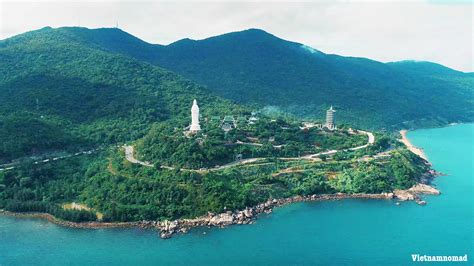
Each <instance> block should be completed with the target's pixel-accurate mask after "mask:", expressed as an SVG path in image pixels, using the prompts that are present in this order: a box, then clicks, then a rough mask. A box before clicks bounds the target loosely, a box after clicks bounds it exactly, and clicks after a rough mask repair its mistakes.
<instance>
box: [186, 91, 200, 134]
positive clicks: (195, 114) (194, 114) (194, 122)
mask: <svg viewBox="0 0 474 266" xmlns="http://www.w3.org/2000/svg"><path fill="white" fill-rule="evenodd" d="M199 130H201V126H200V125H199V106H198V105H197V101H196V99H194V101H193V106H192V107H191V125H190V127H189V131H191V132H198V131H199Z"/></svg>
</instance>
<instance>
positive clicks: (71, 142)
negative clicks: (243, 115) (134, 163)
mask: <svg viewBox="0 0 474 266" xmlns="http://www.w3.org/2000/svg"><path fill="white" fill-rule="evenodd" d="M96 48H97V47H96V46H94V45H86V44H85V43H83V42H82V41H80V39H79V38H78V37H77V36H75V35H73V34H69V33H68V32H65V31H58V30H54V29H51V28H45V29H41V30H38V31H33V32H29V33H26V34H22V35H19V36H16V37H13V38H10V39H7V40H3V41H1V42H0V59H1V60H0V132H4V133H2V134H7V135H8V136H9V138H8V139H10V140H11V141H9V143H6V142H5V141H4V140H5V139H4V138H2V140H3V141H4V145H1V147H0V162H1V161H6V160H8V159H12V158H15V157H17V156H21V155H28V154H32V153H38V152H45V151H48V150H50V149H51V150H54V149H57V148H61V147H66V148H67V147H69V146H83V145H90V146H97V145H100V144H104V143H106V144H107V143H116V142H121V141H126V140H132V139H137V138H139V137H140V136H142V135H143V134H144V133H145V132H146V131H147V130H148V129H149V127H150V126H151V124H152V123H154V122H159V121H164V120H168V119H173V120H175V121H176V122H175V123H176V125H177V126H184V125H186V123H188V121H187V119H188V116H189V108H190V106H191V103H192V100H193V99H194V98H196V99H198V101H199V102H200V104H201V106H202V107H203V110H204V112H212V111H213V110H214V111H215V110H219V109H232V108H235V109H239V108H238V107H237V106H235V105H233V104H231V103H230V102H228V101H226V100H223V99H220V98H219V97H216V96H213V95H212V93H210V92H209V91H208V90H206V89H205V88H204V87H200V86H197V85H195V84H193V83H192V82H190V81H187V80H184V79H183V78H181V77H179V76H178V75H176V74H174V73H172V72H169V71H167V70H164V69H161V68H158V67H156V66H153V65H150V64H148V63H145V62H141V61H138V60H135V59H132V58H130V57H128V56H123V55H118V54H112V53H107V52H104V51H102V50H99V49H96ZM239 110H240V109H239ZM25 116H26V117H31V119H30V120H28V121H35V123H36V124H39V125H41V124H44V125H43V126H41V127H40V128H41V129H42V130H43V131H45V132H43V133H42V134H40V135H38V134H34V132H31V131H24V130H11V131H10V130H8V129H9V128H12V127H29V124H28V123H29V122H28V121H26V122H25V123H23V122H22V121H23V120H22V119H19V117H25ZM21 125H23V126H21ZM8 132H9V133H8ZM55 136H68V137H67V140H66V139H64V138H56V137H55ZM15 139H21V140H22V143H26V144H25V145H23V144H22V145H17V143H15ZM16 146H21V148H18V149H17V148H15V147H16ZM24 147H28V148H27V149H26V148H24Z"/></svg>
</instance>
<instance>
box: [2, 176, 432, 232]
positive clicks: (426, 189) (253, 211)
mask: <svg viewBox="0 0 474 266" xmlns="http://www.w3.org/2000/svg"><path fill="white" fill-rule="evenodd" d="M421 194H432V195H439V194H440V192H439V191H438V190H436V189H435V188H433V187H431V186H429V185H426V184H421V183H419V184H416V185H415V186H413V187H411V188H410V189H407V190H395V191H394V192H393V193H380V194H362V193H361V194H344V193H336V194H320V195H317V194H314V195H310V196H294V197H290V198H283V199H269V200H267V201H266V202H264V203H261V204H258V205H257V206H254V207H247V208H245V209H244V210H239V211H234V212H232V211H228V212H224V213H218V214H215V213H211V212H209V213H208V214H206V215H203V216H200V217H197V218H193V219H178V220H173V221H168V220H165V221H138V222H116V223H115V222H114V223H105V222H84V223H75V222H69V221H64V220H60V219H58V218H56V217H54V216H53V215H51V214H48V213H14V212H9V211H4V210H0V214H3V215H8V216H14V217H26V218H43V219H47V220H48V221H50V222H52V223H55V224H58V225H62V226H68V227H72V228H91V229H98V228H114V227H122V228H124V227H139V228H148V229H156V230H158V231H159V235H160V237H161V238H164V239H166V238H170V237H172V236H173V235H174V234H176V233H186V232H188V231H189V230H190V229H192V228H194V227H204V226H206V227H226V226H229V225H234V224H252V223H254V221H255V219H256V218H257V216H258V215H259V214H262V213H267V214H268V213H271V212H272V210H273V208H275V207H279V206H283V205H286V204H291V203H296V202H309V201H325V200H343V199H398V200H399V201H407V200H414V201H416V202H417V203H418V204H420V205H425V204H426V202H425V201H423V200H421V198H420V196H419V195H421Z"/></svg>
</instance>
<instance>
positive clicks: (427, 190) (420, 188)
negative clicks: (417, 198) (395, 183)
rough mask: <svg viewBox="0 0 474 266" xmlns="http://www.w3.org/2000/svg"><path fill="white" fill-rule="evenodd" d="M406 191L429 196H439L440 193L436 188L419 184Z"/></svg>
mask: <svg viewBox="0 0 474 266" xmlns="http://www.w3.org/2000/svg"><path fill="white" fill-rule="evenodd" d="M408 191H410V192H412V193H415V194H430V195H439V194H441V192H439V190H437V189H436V188H434V187H432V186H429V185H425V184H421V183H419V184H416V185H414V186H413V187H411V188H410V189H408Z"/></svg>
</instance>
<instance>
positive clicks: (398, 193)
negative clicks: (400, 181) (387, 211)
mask: <svg viewBox="0 0 474 266" xmlns="http://www.w3.org/2000/svg"><path fill="white" fill-rule="evenodd" d="M393 194H394V195H395V197H396V198H397V199H399V200H401V201H405V200H415V198H416V197H415V195H414V194H413V193H411V192H409V191H407V190H401V189H396V190H394V191H393Z"/></svg>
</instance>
